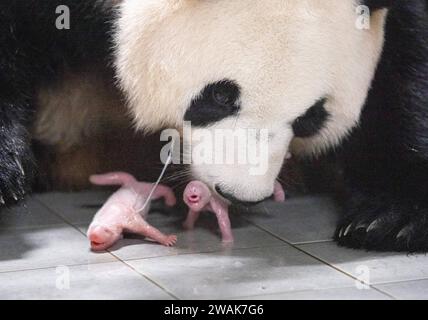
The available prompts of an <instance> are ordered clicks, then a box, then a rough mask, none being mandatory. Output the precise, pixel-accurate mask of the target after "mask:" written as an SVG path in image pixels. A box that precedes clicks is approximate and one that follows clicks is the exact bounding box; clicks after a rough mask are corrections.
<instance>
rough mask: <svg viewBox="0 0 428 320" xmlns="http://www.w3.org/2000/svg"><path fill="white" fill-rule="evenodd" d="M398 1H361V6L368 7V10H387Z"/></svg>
mask: <svg viewBox="0 0 428 320" xmlns="http://www.w3.org/2000/svg"><path fill="white" fill-rule="evenodd" d="M398 1H400V0H363V2H362V3H363V4H365V5H366V6H368V7H369V8H370V9H373V10H377V9H382V8H387V7H390V6H392V5H393V4H395V3H396V2H398Z"/></svg>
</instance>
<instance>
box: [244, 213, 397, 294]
mask: <svg viewBox="0 0 428 320" xmlns="http://www.w3.org/2000/svg"><path fill="white" fill-rule="evenodd" d="M243 219H245V220H246V221H247V222H249V223H250V224H252V225H254V226H256V227H258V228H260V229H261V230H263V231H265V232H267V233H269V234H270V235H271V236H273V237H275V238H277V239H278V240H281V241H282V242H284V243H286V244H288V245H290V246H291V247H293V248H294V249H296V250H298V251H299V252H301V253H304V254H306V255H308V256H310V257H312V258H313V259H315V260H317V261H319V262H321V263H322V264H324V265H326V266H328V267H329V268H332V269H334V270H336V271H338V272H339V273H341V274H343V275H345V276H347V277H350V278H351V279H353V280H355V281H358V282H360V283H362V284H364V285H367V286H369V287H370V288H372V289H373V290H375V291H377V292H379V293H381V294H383V295H386V296H388V297H389V298H392V299H394V300H397V298H395V297H394V296H392V295H390V294H388V293H386V292H383V291H382V290H381V289H379V288H377V287H374V286H373V285H371V284H370V283H366V282H364V281H362V280H360V279H358V278H356V277H355V276H353V275H352V274H350V273H348V272H346V271H345V270H342V269H340V268H339V267H336V266H334V265H332V264H330V263H328V262H327V261H325V260H323V259H321V258H319V257H317V256H315V255H313V254H311V253H309V252H307V251H305V250H303V249H301V248H299V247H298V246H297V245H296V244H293V243H292V242H289V241H288V240H286V239H284V238H282V237H281V236H278V235H276V234H275V233H273V232H271V231H269V230H267V229H266V228H265V227H262V226H261V225H259V224H257V223H254V222H253V221H251V220H249V219H247V218H245V217H243Z"/></svg>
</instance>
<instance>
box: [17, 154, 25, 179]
mask: <svg viewBox="0 0 428 320" xmlns="http://www.w3.org/2000/svg"><path fill="white" fill-rule="evenodd" d="M15 162H16V165H17V166H18V168H19V171H20V172H21V174H22V176H25V171H24V168H23V167H22V163H21V161H19V160H18V158H17V157H15Z"/></svg>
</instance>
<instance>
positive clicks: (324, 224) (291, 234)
mask: <svg viewBox="0 0 428 320" xmlns="http://www.w3.org/2000/svg"><path fill="white" fill-rule="evenodd" d="M242 215H244V216H245V218H246V219H249V220H250V221H252V222H253V223H255V224H256V225H259V226H261V227H262V228H264V229H266V230H268V231H269V232H272V233H273V234H275V235H277V236H279V237H281V238H282V239H285V240H287V241H289V242H290V243H294V244H296V243H302V242H314V241H326V240H331V239H332V237H333V234H334V230H335V224H336V221H337V216H338V215H337V208H336V206H335V204H334V202H333V201H332V200H331V199H329V198H326V197H305V198H295V199H289V200H287V201H286V202H285V203H275V202H267V203H263V204H262V205H260V206H257V207H256V208H255V209H252V210H251V211H250V212H248V213H245V212H242Z"/></svg>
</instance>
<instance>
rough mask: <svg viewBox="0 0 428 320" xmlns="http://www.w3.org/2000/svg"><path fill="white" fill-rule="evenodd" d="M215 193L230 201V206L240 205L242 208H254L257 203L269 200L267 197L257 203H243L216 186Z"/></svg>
mask: <svg viewBox="0 0 428 320" xmlns="http://www.w3.org/2000/svg"><path fill="white" fill-rule="evenodd" d="M215 191H217V193H218V194H219V195H220V196H222V197H223V198H225V199H226V200H228V201H230V202H231V203H232V204H235V205H240V206H244V207H251V206H255V205H257V204H259V203H262V202H263V201H265V200H267V199H269V198H271V196H269V197H266V198H265V199H263V200H259V201H243V200H240V199H238V198H236V197H235V196H234V195H232V194H230V193H228V192H225V191H223V190H222V189H221V187H220V186H218V185H216V186H215Z"/></svg>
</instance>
